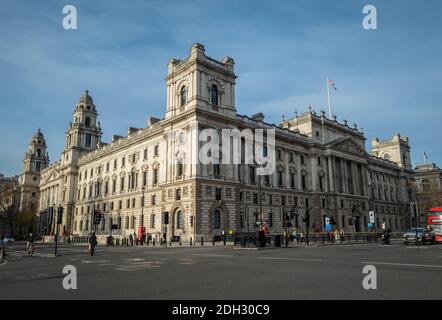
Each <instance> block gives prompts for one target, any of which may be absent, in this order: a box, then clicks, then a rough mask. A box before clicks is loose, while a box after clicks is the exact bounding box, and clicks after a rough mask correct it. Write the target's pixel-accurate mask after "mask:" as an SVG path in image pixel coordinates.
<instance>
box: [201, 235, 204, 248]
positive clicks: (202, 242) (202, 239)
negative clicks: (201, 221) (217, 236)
mask: <svg viewBox="0 0 442 320" xmlns="http://www.w3.org/2000/svg"><path fill="white" fill-rule="evenodd" d="M201 245H202V246H203V245H204V237H202V236H201Z"/></svg>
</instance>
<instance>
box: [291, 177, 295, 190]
mask: <svg viewBox="0 0 442 320" xmlns="http://www.w3.org/2000/svg"><path fill="white" fill-rule="evenodd" d="M290 188H292V189H294V188H295V174H294V173H290Z"/></svg>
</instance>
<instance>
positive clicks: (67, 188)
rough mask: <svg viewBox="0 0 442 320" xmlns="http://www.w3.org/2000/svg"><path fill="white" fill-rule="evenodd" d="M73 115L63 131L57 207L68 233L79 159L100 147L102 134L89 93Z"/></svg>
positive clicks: (84, 95)
mask: <svg viewBox="0 0 442 320" xmlns="http://www.w3.org/2000/svg"><path fill="white" fill-rule="evenodd" d="M72 115H73V121H72V122H71V123H70V124H69V127H68V128H67V130H66V142H65V148H64V151H63V152H62V154H61V162H60V167H59V172H60V184H59V185H60V187H61V192H60V196H61V199H60V203H59V204H57V205H61V206H62V207H63V218H62V226H63V228H65V229H66V230H68V231H70V230H72V228H71V224H72V220H73V209H74V206H75V190H76V184H77V181H78V159H79V158H80V157H81V156H82V155H85V154H87V153H89V152H92V151H94V150H96V149H97V148H98V147H99V146H100V143H101V134H102V133H101V127H100V123H99V122H98V121H97V116H98V113H97V109H96V106H95V104H94V101H93V99H92V97H91V96H90V95H89V91H88V90H86V91H85V92H84V94H83V95H82V96H81V97H80V99H79V100H78V102H77V104H76V106H75V110H74V112H73V114H72Z"/></svg>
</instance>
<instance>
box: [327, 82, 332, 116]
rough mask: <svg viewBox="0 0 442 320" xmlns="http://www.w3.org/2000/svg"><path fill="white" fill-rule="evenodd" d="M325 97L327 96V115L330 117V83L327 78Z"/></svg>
mask: <svg viewBox="0 0 442 320" xmlns="http://www.w3.org/2000/svg"><path fill="white" fill-rule="evenodd" d="M327 97H328V117H329V119H331V118H332V114H331V99H330V84H329V79H328V78H327Z"/></svg>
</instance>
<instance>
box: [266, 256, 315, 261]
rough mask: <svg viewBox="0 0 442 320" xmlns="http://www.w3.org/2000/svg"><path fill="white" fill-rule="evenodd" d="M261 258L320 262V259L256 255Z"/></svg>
mask: <svg viewBox="0 0 442 320" xmlns="http://www.w3.org/2000/svg"><path fill="white" fill-rule="evenodd" d="M257 258H258V259H263V260H286V261H305V262H322V261H323V260H320V259H296V258H284V257H257Z"/></svg>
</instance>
